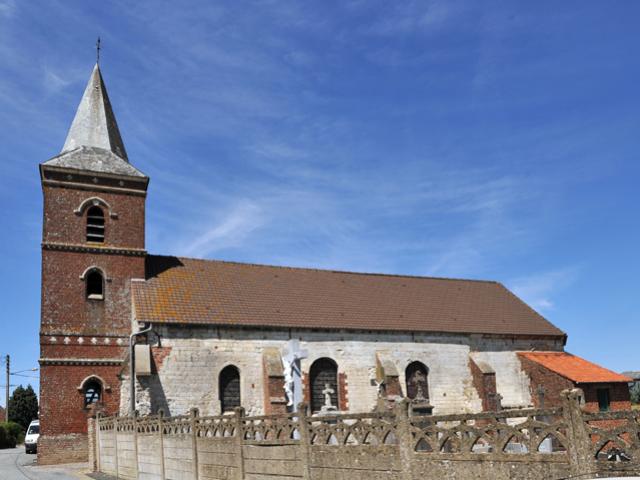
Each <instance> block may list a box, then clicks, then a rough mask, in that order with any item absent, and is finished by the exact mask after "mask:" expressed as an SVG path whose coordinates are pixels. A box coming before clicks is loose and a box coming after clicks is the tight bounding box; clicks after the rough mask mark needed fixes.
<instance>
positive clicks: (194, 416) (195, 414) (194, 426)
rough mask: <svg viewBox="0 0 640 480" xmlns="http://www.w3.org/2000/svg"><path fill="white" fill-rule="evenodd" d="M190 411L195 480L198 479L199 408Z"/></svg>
mask: <svg viewBox="0 0 640 480" xmlns="http://www.w3.org/2000/svg"><path fill="white" fill-rule="evenodd" d="M189 413H190V415H189V416H190V421H191V449H192V458H193V480H198V432H197V427H198V421H199V420H198V409H197V408H192V409H191V411H190V412H189Z"/></svg>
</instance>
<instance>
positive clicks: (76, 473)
mask: <svg viewBox="0 0 640 480" xmlns="http://www.w3.org/2000/svg"><path fill="white" fill-rule="evenodd" d="M85 470H86V465H80V464H74V465H56V466H46V467H38V466H36V455H34V454H29V455H27V454H26V453H25V451H24V446H19V447H17V448H8V449H4V450H0V480H78V479H79V478H81V479H89V477H87V476H86V475H84V473H83V471H85Z"/></svg>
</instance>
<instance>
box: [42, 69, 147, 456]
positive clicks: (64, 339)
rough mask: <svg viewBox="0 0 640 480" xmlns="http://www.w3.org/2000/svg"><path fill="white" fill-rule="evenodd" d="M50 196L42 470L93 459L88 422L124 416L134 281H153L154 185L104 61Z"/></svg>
mask: <svg viewBox="0 0 640 480" xmlns="http://www.w3.org/2000/svg"><path fill="white" fill-rule="evenodd" d="M40 178H41V182H42V191H43V195H44V212H43V229H42V305H41V321H40V366H41V383H40V429H41V430H40V432H41V436H40V439H39V444H38V461H39V463H40V464H48V463H49V464H50V463H61V462H73V461H86V460H87V441H86V435H87V416H88V414H89V413H90V412H91V411H92V409H95V408H96V407H98V408H101V409H102V410H103V411H105V413H107V414H114V413H116V412H117V410H118V407H119V403H120V398H119V392H120V383H119V382H120V380H119V373H120V371H121V369H122V365H123V361H124V358H125V355H126V351H127V345H128V341H129V334H130V333H131V298H130V283H131V279H133V278H144V277H145V256H146V251H145V238H144V236H145V199H146V193H147V186H148V183H149V178H148V177H147V176H146V175H144V174H143V173H142V172H140V171H139V170H137V169H136V168H135V167H133V166H132V165H131V164H130V163H129V159H128V156H127V152H126V150H125V148H124V143H123V142H122V137H121V136H120V131H119V129H118V124H117V123H116V118H115V115H114V113H113V109H112V107H111V103H110V101H109V96H108V95H107V90H106V87H105V84H104V81H103V79H102V74H101V72H100V68H99V67H98V65H97V64H96V66H95V67H94V69H93V71H92V73H91V77H90V79H89V82H88V84H87V86H86V88H85V91H84V95H83V96H82V100H81V101H80V105H79V106H78V109H77V112H76V115H75V118H74V119H73V123H72V124H71V128H70V129H69V133H68V135H67V139H66V141H65V143H64V146H63V148H62V152H61V153H60V154H59V155H57V156H55V157H53V158H52V159H50V160H48V161H46V162H44V163H42V164H41V165H40Z"/></svg>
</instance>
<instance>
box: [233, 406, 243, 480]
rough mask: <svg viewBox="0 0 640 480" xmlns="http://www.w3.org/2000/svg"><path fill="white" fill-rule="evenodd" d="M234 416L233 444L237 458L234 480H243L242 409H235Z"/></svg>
mask: <svg viewBox="0 0 640 480" xmlns="http://www.w3.org/2000/svg"><path fill="white" fill-rule="evenodd" d="M234 415H235V422H236V428H235V442H236V451H237V456H238V464H237V470H238V474H237V475H236V479H237V480H244V452H243V450H242V444H243V440H244V433H243V428H242V426H243V417H244V407H236V408H235V409H234Z"/></svg>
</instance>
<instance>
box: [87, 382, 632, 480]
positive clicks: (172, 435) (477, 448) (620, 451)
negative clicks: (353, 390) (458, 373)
mask: <svg viewBox="0 0 640 480" xmlns="http://www.w3.org/2000/svg"><path fill="white" fill-rule="evenodd" d="M578 395H579V393H578V391H575V390H572V391H566V392H563V406H562V407H561V408H557V409H547V410H511V411H500V412H492V413H482V414H464V415H446V416H417V417H416V416H410V415H409V413H408V412H409V409H408V403H407V402H406V401H403V402H401V403H399V404H398V405H397V406H396V408H395V410H394V411H392V412H384V413H366V414H338V415H323V416H309V415H307V414H306V413H304V412H306V410H307V409H306V406H305V405H304V404H301V405H300V408H299V412H300V413H296V414H289V415H274V416H260V417H246V416H244V412H243V410H242V409H241V408H239V409H236V411H235V414H233V415H224V416H216V417H200V416H198V412H197V411H196V410H193V411H192V412H191V414H190V415H188V416H181V417H163V416H162V415H159V416H148V417H144V418H137V417H134V418H130V417H97V418H96V419H90V421H89V442H90V443H89V449H90V461H91V462H92V463H93V466H94V468H95V469H96V470H98V471H101V472H103V473H106V474H111V475H113V476H116V477H118V478H123V479H143V480H144V479H154V480H155V479H160V480H245V479H250V480H262V479H265V480H266V479H271V480H295V479H299V478H300V479H304V480H311V479H313V480H341V479H345V480H347V479H349V480H382V479H385V480H386V479H391V480H395V479H397V480H409V479H451V480H453V479H470V478H478V479H495V480H502V479H541V480H542V479H545V480H546V479H564V478H576V477H578V478H589V477H596V476H601V477H602V476H608V475H609V474H611V475H614V474H616V475H630V474H634V473H635V474H638V473H640V412H638V411H635V412H633V411H622V412H607V413H599V414H586V413H584V412H582V411H581V409H580V404H579V398H578Z"/></svg>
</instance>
